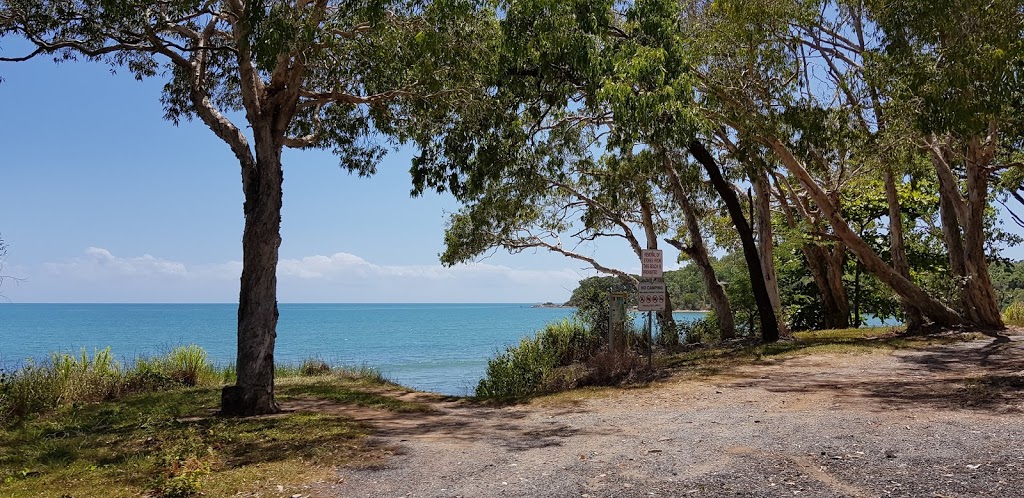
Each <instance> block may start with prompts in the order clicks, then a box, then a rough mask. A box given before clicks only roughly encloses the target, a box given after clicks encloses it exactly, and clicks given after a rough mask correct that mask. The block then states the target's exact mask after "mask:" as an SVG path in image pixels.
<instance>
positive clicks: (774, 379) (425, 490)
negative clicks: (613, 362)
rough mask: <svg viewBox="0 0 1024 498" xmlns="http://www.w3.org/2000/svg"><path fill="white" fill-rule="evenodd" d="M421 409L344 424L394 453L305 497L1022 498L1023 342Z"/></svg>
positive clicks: (367, 415)
mask: <svg viewBox="0 0 1024 498" xmlns="http://www.w3.org/2000/svg"><path fill="white" fill-rule="evenodd" d="M409 396H411V397H416V396H420V397H421V398H422V397H423V395H421V394H411V395H409ZM432 403H434V404H435V406H436V408H437V411H436V412H433V413H427V414H411V415H410V414H390V413H379V412H370V411H361V412H358V413H354V416H356V417H357V418H361V419H362V420H364V421H366V422H367V423H369V424H371V425H372V426H373V427H374V428H375V431H376V436H375V437H376V441H377V442H378V443H379V444H381V445H383V446H386V447H389V448H394V451H395V452H396V454H395V455H394V456H393V457H391V458H390V459H389V461H388V463H387V464H386V465H385V466H383V467H382V468H375V469H361V470H360V469H342V470H340V471H339V472H340V475H339V482H337V483H333V484H320V485H317V486H313V487H312V489H310V491H311V492H312V494H313V496H336V497H362V496H366V497H384V496H395V497H397V496H415V497H456V496H465V497H476V496H531V497H532V496H552V497H561V496H576V497H640V496H694V497H704V496H715V497H717V496H757V497H761V496H766V497H767V496H772V497H774V496H800V497H804V496H809V497H824V496H849V497H874V496H907V497H973V496H998V497H1017V496H1021V497H1024V336H1022V335H1020V332H1019V331H1017V332H1015V335H1013V336H1012V337H1011V339H1010V340H1009V341H995V340H993V339H985V340H980V341H973V342H968V343H960V344H955V345H949V346H940V347H932V348H927V349H922V350H903V351H898V352H894V353H877V354H847V355H835V356H829V355H812V356H797V357H793V358H790V359H786V360H782V361H777V362H775V363H772V364H768V365H755V366H745V367H742V368H740V369H738V370H737V371H735V372H730V373H729V374H727V375H719V376H715V377H711V378H706V379H701V380H681V379H675V380H672V379H670V380H667V381H665V382H660V383H658V384H656V385H654V386H651V387H646V388H637V389H626V390H611V391H608V392H606V393H599V394H596V395H589V396H581V397H577V398H573V397H571V396H562V397H558V398H557V399H554V400H547V401H544V400H541V401H536V402H533V403H530V404H528V405H519V406H511V407H490V406H480V405H475V404H471V403H466V402H459V401H444V400H435V401H432Z"/></svg>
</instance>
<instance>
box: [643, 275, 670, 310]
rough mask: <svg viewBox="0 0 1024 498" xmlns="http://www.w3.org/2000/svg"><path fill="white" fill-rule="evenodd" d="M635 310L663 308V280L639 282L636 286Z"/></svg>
mask: <svg viewBox="0 0 1024 498" xmlns="http://www.w3.org/2000/svg"><path fill="white" fill-rule="evenodd" d="M637 291H638V293H637V306H636V308H637V310H639V311H664V310H665V281H664V280H661V279H657V280H655V281H648V282H640V284H639V285H638V286H637Z"/></svg>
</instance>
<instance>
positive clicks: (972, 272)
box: [866, 0, 1024, 329]
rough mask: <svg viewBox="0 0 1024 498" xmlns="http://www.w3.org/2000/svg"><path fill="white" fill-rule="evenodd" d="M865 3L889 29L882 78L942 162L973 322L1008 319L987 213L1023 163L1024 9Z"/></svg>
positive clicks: (1011, 4) (950, 240)
mask: <svg viewBox="0 0 1024 498" xmlns="http://www.w3.org/2000/svg"><path fill="white" fill-rule="evenodd" d="M866 5H867V6H868V8H867V10H868V13H869V15H870V18H871V20H872V21H874V23H875V24H877V25H878V26H879V28H880V30H882V32H883V37H882V47H881V50H880V51H879V57H878V58H877V61H878V62H877V64H878V67H879V74H880V79H881V80H882V81H883V82H884V84H885V89H886V91H887V92H888V93H889V94H890V95H891V97H892V100H893V106H894V107H896V108H898V109H899V110H900V114H899V115H900V116H901V117H902V118H904V119H905V120H906V126H907V128H908V129H910V130H911V131H912V132H913V138H915V139H916V144H917V145H920V146H924V147H925V148H926V149H927V151H928V153H929V154H930V156H931V159H932V163H933V166H934V168H935V173H936V177H937V178H938V182H939V198H940V204H939V206H940V208H941V216H942V226H943V232H944V235H945V239H946V244H947V247H948V249H949V260H950V267H951V269H952V270H953V273H954V275H955V276H957V277H958V278H959V279H960V280H961V282H960V285H961V289H962V290H961V302H962V307H963V311H964V313H965V315H966V318H967V319H968V320H969V321H970V322H972V323H975V324H977V325H981V326H984V327H989V328H995V329H998V328H1002V327H1003V323H1002V319H1001V316H1000V312H999V307H998V303H997V300H996V295H995V291H994V289H993V287H992V282H991V278H990V276H989V272H988V262H987V261H986V251H985V243H986V239H987V235H986V230H985V217H986V214H985V213H986V210H987V209H989V204H990V184H991V183H992V182H993V179H995V181H996V182H998V175H999V174H1000V172H1002V171H1004V170H1006V169H1009V168H1018V169H1019V168H1020V167H1022V166H1024V163H1021V162H1020V146H1021V144H1022V141H1024V111H1022V109H1024V107H1022V106H1021V104H1022V103H1024V9H1021V5H1020V2H1018V1H1014V0H995V1H980V0H946V1H940V2H928V4H927V5H926V7H927V8H925V5H923V4H920V3H919V2H907V1H903V2H896V1H883V0H877V1H869V2H866ZM883 78H884V79H883ZM961 179H963V181H962V182H961Z"/></svg>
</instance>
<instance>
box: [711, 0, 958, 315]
mask: <svg viewBox="0 0 1024 498" xmlns="http://www.w3.org/2000/svg"><path fill="white" fill-rule="evenodd" d="M817 6H818V4H798V3H796V2H787V1H779V2H772V1H766V2H759V3H757V4H755V5H753V6H751V5H748V4H747V3H742V8H741V3H740V2H732V1H723V2H716V3H715V4H714V8H711V9H705V10H704V11H702V13H703V16H702V23H701V24H700V25H701V26H702V27H704V28H705V30H707V31H708V32H710V33H713V34H714V36H712V37H710V38H709V40H708V41H707V42H706V43H704V44H702V47H703V48H704V49H705V52H704V56H705V58H706V59H705V60H704V61H702V62H701V63H700V64H699V65H698V67H699V68H701V70H702V71H704V72H706V73H707V75H706V76H703V77H702V78H701V89H702V90H703V92H704V93H705V94H707V95H709V96H710V98H709V100H710V101H711V103H712V104H713V105H712V106H709V109H708V112H709V113H711V114H712V115H715V116H719V117H720V119H722V120H723V121H724V122H726V123H727V124H728V125H729V126H730V127H731V128H732V129H733V130H734V132H735V133H739V134H745V135H747V136H750V137H751V138H753V139H756V140H757V141H759V142H760V143H761V144H763V145H764V146H765V147H766V148H767V149H768V150H770V151H771V152H772V154H773V155H774V156H775V158H776V161H777V162H778V163H779V164H781V165H782V167H783V168H784V169H785V171H786V172H788V174H789V175H791V176H792V178H793V179H794V180H795V181H796V182H798V183H799V185H800V187H801V188H802V189H803V192H804V193H805V194H806V195H807V196H808V197H809V198H810V199H811V200H812V201H813V203H814V206H815V207H816V209H818V210H820V212H821V214H822V217H823V218H824V219H826V220H827V221H828V223H829V225H831V227H832V232H833V234H834V235H835V236H836V237H838V238H839V239H840V240H841V241H842V242H843V244H844V245H845V247H846V248H847V249H848V250H849V251H850V252H851V253H852V254H853V255H854V256H856V257H857V259H858V260H860V262H861V264H862V265H863V266H864V268H865V270H866V271H869V272H871V273H872V274H873V275H875V276H876V277H877V278H878V279H879V280H881V281H882V282H884V283H885V284H886V285H888V286H889V287H891V288H892V289H893V291H894V292H896V293H897V294H898V295H899V296H900V297H901V298H902V299H904V300H905V301H906V302H912V303H914V304H915V305H916V306H917V307H918V308H920V309H921V311H922V313H924V314H925V315H926V316H927V317H928V318H929V319H931V320H932V321H933V322H935V323H937V324H939V325H942V326H949V325H956V324H960V323H963V322H964V318H963V317H962V316H961V315H960V314H959V313H957V312H956V311H954V310H953V309H951V308H950V307H949V306H947V305H946V304H945V303H943V302H942V301H940V300H939V299H937V298H936V297H935V296H932V295H930V294H929V293H928V292H927V291H925V290H924V289H922V288H921V287H920V286H919V285H917V284H915V283H914V282H912V281H911V280H910V279H908V278H906V277H904V276H903V275H902V274H901V273H900V272H899V271H897V270H896V269H894V268H893V267H891V266H890V265H889V264H888V262H886V261H885V260H884V259H882V257H881V256H880V255H879V254H878V252H877V251H875V250H874V249H873V248H872V247H871V246H870V245H869V244H867V243H866V242H865V241H864V240H863V239H862V238H860V237H858V235H857V233H856V232H855V231H854V230H853V229H852V228H851V227H850V224H849V223H848V221H847V220H846V219H845V218H844V217H843V215H842V210H841V206H839V205H838V204H837V199H838V197H837V196H836V195H835V194H836V192H835V191H834V190H832V191H830V189H831V186H830V185H829V184H827V183H823V182H822V181H821V180H820V179H818V178H816V177H815V174H814V173H815V172H816V171H817V170H820V169H821V168H822V167H823V166H827V167H830V168H839V169H842V168H844V167H846V166H844V164H843V161H845V160H846V159H854V160H855V161H854V162H852V163H850V165H852V166H855V167H859V165H858V162H857V161H856V156H851V155H850V152H851V151H843V150H838V151H837V150H834V149H828V148H826V149H820V148H806V147H802V146H801V143H806V142H807V140H808V139H809V138H810V139H813V138H814V135H815V133H816V131H817V129H816V128H814V127H807V126H806V124H799V123H792V122H788V121H791V120H789V119H788V118H789V117H791V116H794V115H798V116H799V115H803V116H805V117H807V116H809V117H811V118H813V119H814V121H817V122H821V119H822V118H824V117H828V116H829V115H831V114H835V113H836V112H840V111H843V109H828V108H822V107H821V106H818V105H816V104H815V102H814V101H806V100H802V99H801V95H800V92H799V87H800V86H801V85H804V84H805V82H803V81H802V80H801V79H800V78H799V75H800V70H799V68H800V65H801V64H802V63H803V58H802V57H801V53H800V51H799V47H800V44H799V43H797V42H795V40H796V39H798V38H799V35H798V34H797V33H794V30H795V28H794V24H797V25H799V24H800V23H804V22H807V21H806V17H807V15H808V12H815V10H814V9H815V8H817ZM808 7H810V10H808ZM719 67H725V68H732V74H734V75H735V74H744V77H743V78H742V80H737V79H736V78H735V77H731V78H730V77H729V76H728V75H729V74H730V73H729V72H722V71H711V69H716V68H719ZM715 75H720V76H719V77H717V78H716V77H714V76H715ZM816 116H817V117H816ZM822 152H825V154H822ZM839 159H842V160H843V161H839ZM837 161H838V162H837ZM773 162H775V161H773Z"/></svg>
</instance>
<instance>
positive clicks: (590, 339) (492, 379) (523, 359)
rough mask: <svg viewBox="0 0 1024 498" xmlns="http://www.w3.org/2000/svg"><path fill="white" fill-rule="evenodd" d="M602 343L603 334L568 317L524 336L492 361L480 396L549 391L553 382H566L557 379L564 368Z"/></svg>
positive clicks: (478, 390)
mask: <svg viewBox="0 0 1024 498" xmlns="http://www.w3.org/2000/svg"><path fill="white" fill-rule="evenodd" d="M602 344H603V339H602V337H601V336H600V335H597V334H595V333H594V332H593V331H592V330H590V329H588V328H587V327H586V326H585V325H584V324H582V323H580V322H577V321H569V320H568V319H565V320H562V321H560V322H554V323H550V324H548V325H547V326H545V327H544V330H541V331H540V332H538V333H537V335H536V336H534V337H532V338H531V337H526V338H523V339H522V340H521V341H520V342H519V344H518V345H517V346H512V347H509V348H508V349H507V350H506V351H505V352H504V353H502V354H500V355H498V356H497V357H495V358H493V359H491V360H490V361H488V362H487V373H486V375H485V377H484V378H483V379H482V380H481V381H480V383H479V384H478V385H477V388H476V395H477V396H480V397H485V398H516V397H522V396H530V395H533V394H537V393H541V392H546V391H548V390H550V387H551V385H552V384H562V383H565V382H566V379H564V378H561V379H559V378H557V374H558V372H557V371H558V369H559V368H560V367H568V366H570V365H573V364H577V363H582V362H585V361H586V360H588V359H589V358H592V357H594V356H595V355H596V354H597V352H598V351H599V350H600V348H601V345H602ZM561 373H564V372H561Z"/></svg>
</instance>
